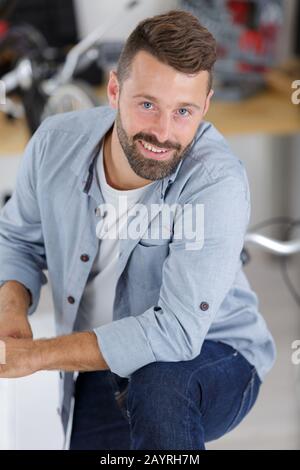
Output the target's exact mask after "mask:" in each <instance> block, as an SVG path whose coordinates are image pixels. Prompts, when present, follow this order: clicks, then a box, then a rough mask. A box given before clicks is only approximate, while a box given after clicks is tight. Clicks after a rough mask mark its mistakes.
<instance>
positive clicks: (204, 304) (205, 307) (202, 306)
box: [200, 302, 209, 311]
mask: <svg viewBox="0 0 300 470" xmlns="http://www.w3.org/2000/svg"><path fill="white" fill-rule="evenodd" d="M200 309H201V310H204V311H205V310H208V309H209V304H208V303H207V302H201V304H200Z"/></svg>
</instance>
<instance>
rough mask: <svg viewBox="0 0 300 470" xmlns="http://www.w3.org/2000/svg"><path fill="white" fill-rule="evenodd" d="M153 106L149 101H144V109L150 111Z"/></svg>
mask: <svg viewBox="0 0 300 470" xmlns="http://www.w3.org/2000/svg"><path fill="white" fill-rule="evenodd" d="M151 106H152V104H151V103H150V102H149V101H144V103H143V107H144V108H145V109H150V108H151Z"/></svg>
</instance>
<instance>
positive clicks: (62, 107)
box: [41, 80, 101, 120]
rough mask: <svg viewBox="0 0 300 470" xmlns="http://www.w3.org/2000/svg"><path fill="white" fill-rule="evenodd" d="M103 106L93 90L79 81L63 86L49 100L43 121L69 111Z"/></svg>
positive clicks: (43, 114)
mask: <svg viewBox="0 0 300 470" xmlns="http://www.w3.org/2000/svg"><path fill="white" fill-rule="evenodd" d="M100 104H101V102H100V100H99V98H98V97H97V96H96V95H95V93H94V91H93V89H92V88H91V87H90V86H89V85H87V84H86V83H84V82H81V81H79V80H76V81H72V82H70V83H67V84H66V85H61V86H59V87H58V88H57V90H56V91H55V93H54V94H53V95H52V96H50V98H49V99H48V101H47V103H46V105H45V107H44V110H43V113H42V117H41V120H43V119H45V118H46V117H48V116H52V115H54V114H58V113H65V112H68V111H77V110H81V109H88V108H93V107H94V106H99V105H100Z"/></svg>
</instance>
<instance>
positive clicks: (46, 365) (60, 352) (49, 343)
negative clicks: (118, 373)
mask: <svg viewBox="0 0 300 470" xmlns="http://www.w3.org/2000/svg"><path fill="white" fill-rule="evenodd" d="M1 356H2V357H4V358H5V364H2V365H1V362H4V361H3V360H1ZM104 369H109V367H108V365H107V363H106V362H105V360H104V358H103V356H102V353H101V351H100V349H99V345H98V342H97V337H96V335H95V333H94V332H89V331H86V332H82V333H73V334H71V335H66V336H59V337H57V338H51V339H37V340H32V339H15V338H7V337H6V338H3V337H0V378H12V377H23V376H25V375H30V374H33V373H34V372H37V371H39V370H65V371H93V370H104Z"/></svg>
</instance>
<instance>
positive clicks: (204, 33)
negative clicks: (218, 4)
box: [117, 10, 217, 91]
mask: <svg viewBox="0 0 300 470" xmlns="http://www.w3.org/2000/svg"><path fill="white" fill-rule="evenodd" d="M139 51H146V52H149V53H150V54H152V55H153V56H154V57H155V58H157V59H158V60H160V61H161V62H163V63H165V64H168V65H170V66H171V67H173V68H174V69H176V70H178V71H179V72H183V73H186V74H195V73H197V72H200V71H202V70H206V71H207V72H208V73H209V83H208V91H209V90H210V89H211V87H212V78H213V77H212V71H213V66H214V63H215V61H216V58H217V45H216V40H215V39H214V37H213V35H212V34H211V33H210V32H209V31H208V30H207V29H206V28H205V27H204V26H202V25H201V23H200V22H199V20H198V18H197V17H196V16H194V15H193V14H192V13H190V12H187V11H184V10H170V11H169V12H167V13H164V14H161V15H156V16H153V17H150V18H146V19H144V20H142V21H141V22H140V23H139V24H138V25H137V26H136V28H135V29H134V30H133V31H132V32H131V34H130V35H129V37H128V39H127V41H126V43H125V45H124V47H123V50H122V52H121V55H120V58H119V61H118V65H117V77H118V80H119V82H120V84H121V86H122V83H123V82H124V80H126V79H127V78H128V77H129V75H130V66H131V63H132V61H133V59H134V57H135V55H136V54H137V53H138V52H139Z"/></svg>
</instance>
